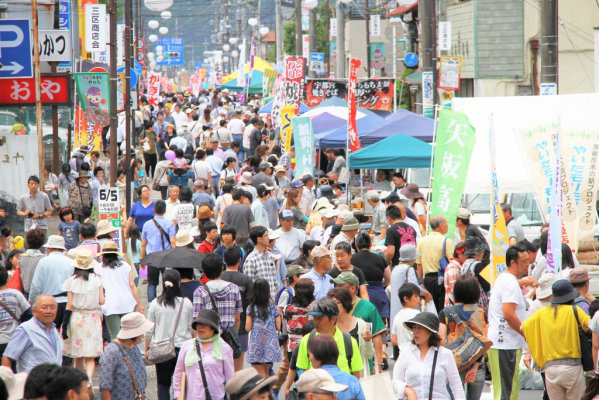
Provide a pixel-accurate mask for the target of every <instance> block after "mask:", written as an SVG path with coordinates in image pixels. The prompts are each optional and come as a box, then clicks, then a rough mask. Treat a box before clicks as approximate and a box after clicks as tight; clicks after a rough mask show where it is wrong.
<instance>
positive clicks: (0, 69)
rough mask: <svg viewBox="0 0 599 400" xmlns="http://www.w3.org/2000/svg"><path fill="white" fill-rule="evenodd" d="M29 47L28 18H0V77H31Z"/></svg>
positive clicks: (31, 68) (29, 28) (29, 27)
mask: <svg viewBox="0 0 599 400" xmlns="http://www.w3.org/2000/svg"><path fill="white" fill-rule="evenodd" d="M31 49H32V46H31V23H30V20H28V19H4V20H0V79H9V78H31V77H33V63H32V55H31V53H32V52H31Z"/></svg>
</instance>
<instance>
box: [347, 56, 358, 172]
mask: <svg viewBox="0 0 599 400" xmlns="http://www.w3.org/2000/svg"><path fill="white" fill-rule="evenodd" d="M360 65H362V61H361V60H359V59H357V58H352V59H350V60H349V83H348V84H347V90H348V91H347V108H348V114H349V116H348V118H347V142H348V143H349V146H348V147H349V151H358V150H360V148H361V147H362V146H361V145H360V137H359V136H358V128H357V126H356V111H357V110H358V105H357V104H356V84H357V81H358V68H360ZM348 160H349V158H348Z"/></svg>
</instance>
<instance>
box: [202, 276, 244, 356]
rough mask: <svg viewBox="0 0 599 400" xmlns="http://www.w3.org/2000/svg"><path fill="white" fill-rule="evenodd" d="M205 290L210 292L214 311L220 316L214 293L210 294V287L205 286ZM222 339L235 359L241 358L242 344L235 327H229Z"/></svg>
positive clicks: (224, 330)
mask: <svg viewBox="0 0 599 400" xmlns="http://www.w3.org/2000/svg"><path fill="white" fill-rule="evenodd" d="M204 289H206V292H208V297H210V301H211V302H212V308H214V311H215V312H216V313H217V314H219V312H218V308H217V307H216V303H215V302H214V298H213V297H212V293H210V289H208V285H204ZM219 318H220V314H219ZM220 337H221V339H222V340H224V341H225V343H227V344H228V345H229V346H230V347H231V349H232V350H233V358H239V357H241V342H240V341H239V335H237V331H236V330H235V327H230V326H228V327H227V328H226V329H223V331H222V333H221V334H220Z"/></svg>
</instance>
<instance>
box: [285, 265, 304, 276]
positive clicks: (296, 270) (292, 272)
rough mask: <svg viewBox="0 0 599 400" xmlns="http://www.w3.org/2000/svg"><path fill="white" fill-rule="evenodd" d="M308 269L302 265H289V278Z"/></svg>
mask: <svg viewBox="0 0 599 400" xmlns="http://www.w3.org/2000/svg"><path fill="white" fill-rule="evenodd" d="M307 272H308V270H307V269H305V268H304V267H302V266H301V265H296V264H293V265H290V266H288V267H287V278H292V277H294V276H296V275H302V274H305V273H307Z"/></svg>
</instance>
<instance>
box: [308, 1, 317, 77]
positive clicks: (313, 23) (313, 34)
mask: <svg viewBox="0 0 599 400" xmlns="http://www.w3.org/2000/svg"><path fill="white" fill-rule="evenodd" d="M308 34H309V35H310V54H312V53H313V52H315V51H316V7H314V8H313V9H311V10H310V29H309V31H308ZM310 54H308V57H310ZM308 65H310V58H308ZM308 71H309V74H310V76H311V77H312V78H314V77H315V76H316V73H315V72H314V71H311V70H310V69H308Z"/></svg>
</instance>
